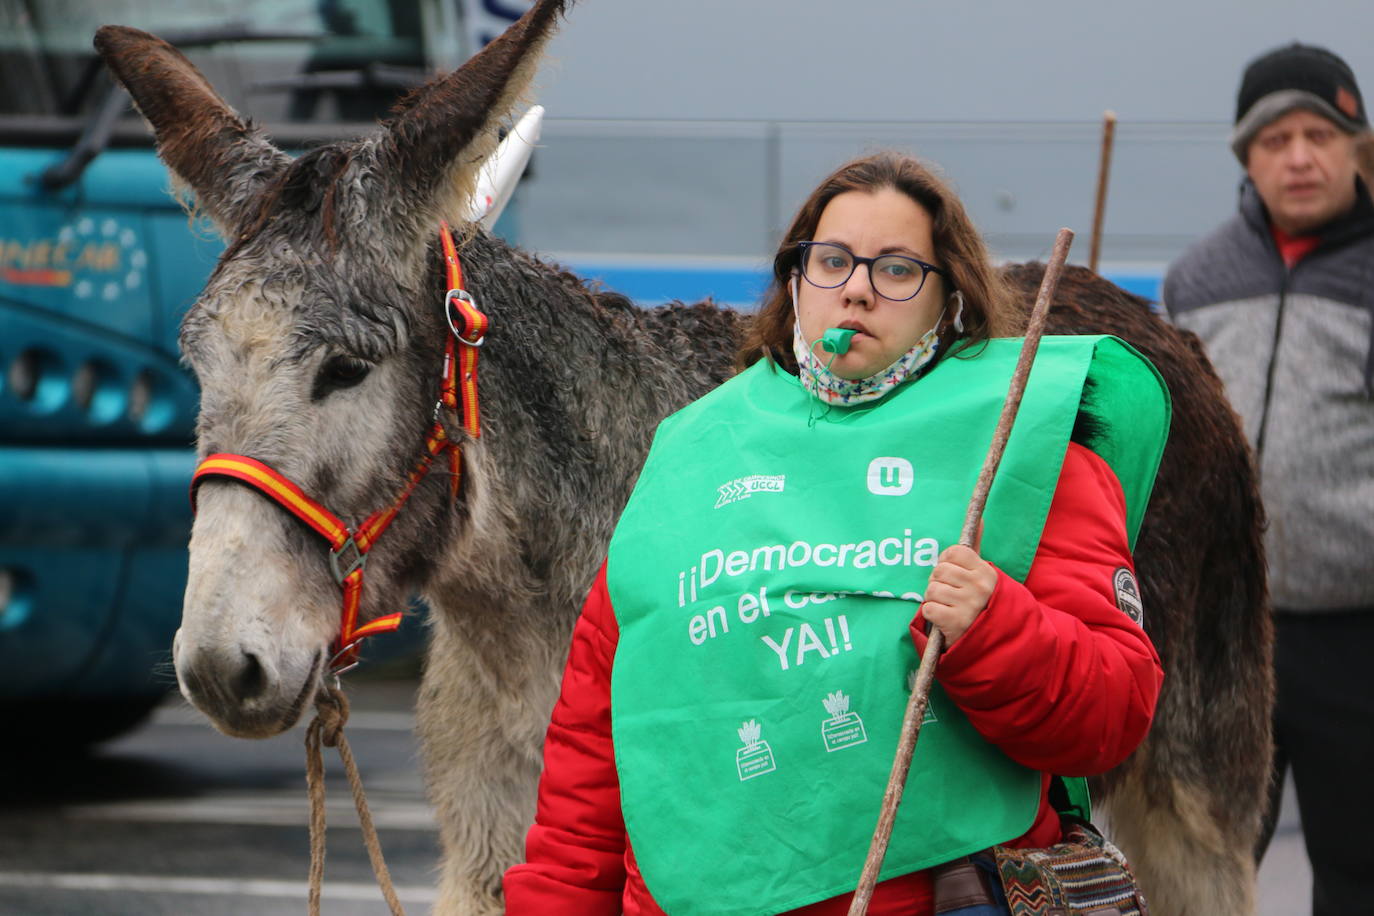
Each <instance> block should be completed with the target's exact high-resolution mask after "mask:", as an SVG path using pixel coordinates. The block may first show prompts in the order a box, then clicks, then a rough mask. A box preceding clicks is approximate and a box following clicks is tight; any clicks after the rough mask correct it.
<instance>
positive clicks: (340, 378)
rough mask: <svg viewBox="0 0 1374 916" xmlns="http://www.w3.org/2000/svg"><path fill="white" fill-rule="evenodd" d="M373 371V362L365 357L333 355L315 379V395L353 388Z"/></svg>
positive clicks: (322, 395)
mask: <svg viewBox="0 0 1374 916" xmlns="http://www.w3.org/2000/svg"><path fill="white" fill-rule="evenodd" d="M371 371H372V364H371V363H370V362H368V361H367V360H365V359H359V358H358V357H356V356H331V357H330V358H329V359H327V360H325V362H324V365H323V366H321V367H320V374H319V376H318V377H317V378H316V379H315V392H314V394H315V397H316V398H322V397H324V396H325V395H327V394H329V392H331V391H338V390H339V389H341V388H352V387H353V386H354V385H356V384H358V383H359V382H361V381H362V380H363V379H365V378H367V374H368V373H369V372H371Z"/></svg>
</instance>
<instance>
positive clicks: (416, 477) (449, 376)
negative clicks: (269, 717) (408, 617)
mask: <svg viewBox="0 0 1374 916" xmlns="http://www.w3.org/2000/svg"><path fill="white" fill-rule="evenodd" d="M439 238H440V242H441V243H442V246H443V252H444V266H445V273H446V275H447V281H448V291H447V292H446V293H445V294H444V316H445V319H446V320H447V321H448V325H449V328H450V329H451V330H452V333H451V334H449V335H446V339H445V342H444V363H443V370H442V379H441V382H440V386H439V400H438V402H437V403H436V404H435V405H434V424H433V426H431V427H430V430H429V433H428V435H426V437H425V452H424V454H423V455H422V456H421V458H420V461H419V462H418V463H417V464H416V466H415V468H414V470H412V471H411V472H410V476H409V477H408V478H407V480H406V484H405V486H404V487H403V488H402V490H401V493H400V495H399V496H397V497H396V499H395V500H393V501H392V502H391V503H390V504H389V505H387V506H385V507H383V508H382V509H379V510H377V511H376V512H374V513H372V515H370V516H368V518H367V520H366V521H364V522H363V523H362V524H361V525H359V526H358V527H357V528H356V529H350V528H349V527H348V525H346V524H345V523H344V522H343V521H342V520H341V519H340V518H339V517H338V516H336V515H335V514H334V513H333V512H330V511H329V510H328V509H327V508H325V507H324V506H323V505H322V504H321V503H318V502H316V501H315V500H314V499H312V498H310V497H309V496H307V495H306V494H305V492H304V491H303V490H302V489H301V488H300V487H298V486H297V485H296V484H294V483H292V482H291V480H289V479H288V478H287V477H286V476H285V475H284V474H281V473H279V472H277V471H275V470H273V469H272V468H271V467H269V466H267V465H266V464H263V463H262V462H261V461H258V460H256V459H254V458H249V457H248V456H247V455H233V454H227V453H218V454H214V455H210V456H209V457H207V458H206V459H205V460H204V461H202V462H201V463H200V464H199V465H198V466H197V467H196V471H195V474H194V475H193V476H192V478H191V509H192V511H194V510H195V505H196V490H197V489H198V488H199V486H200V485H201V483H203V482H204V481H205V480H206V479H207V478H210V477H220V478H227V479H230V480H235V481H238V482H240V483H244V484H247V485H248V486H250V487H253V488H254V489H256V490H257V491H258V492H260V493H262V494H263V495H264V496H266V497H267V498H269V499H271V500H272V501H273V502H275V503H276V504H277V505H279V506H281V507H282V508H283V509H285V510H286V511H287V512H290V513H291V514H292V515H294V516H295V517H296V518H298V519H300V520H301V521H302V522H304V523H305V524H306V525H307V526H308V527H309V528H311V529H312V530H313V531H315V532H316V533H317V534H319V535H320V536H321V537H323V538H324V539H325V540H326V541H327V542H328V543H329V569H330V571H331V572H332V573H333V574H334V580H335V581H336V582H337V583H338V584H339V587H340V588H342V589H343V611H342V613H341V614H340V618H339V634H338V636H337V637H336V639H335V641H334V645H333V649H332V656H333V657H332V658H331V659H330V663H329V670H330V671H331V672H332V673H334V674H341V673H343V672H344V671H346V670H348V669H350V668H352V667H353V666H355V665H356V664H357V663H358V645H359V643H361V642H362V640H363V639H365V638H366V637H368V636H374V635H376V634H377V633H387V632H390V631H392V630H395V629H396V628H397V627H399V626H400V625H401V617H402V613H401V612H399V611H398V612H396V613H394V614H387V615H385V616H383V617H377V618H374V619H373V620H369V621H368V622H366V623H364V624H362V625H359V624H358V608H359V605H360V604H361V601H362V592H363V570H364V568H365V567H366V565H367V557H368V552H369V551H370V550H371V549H372V547H373V545H374V544H376V542H377V539H378V538H379V537H381V535H382V532H383V531H385V530H386V528H387V526H388V525H390V524H391V522H392V520H393V519H394V518H395V517H396V515H397V513H398V512H400V510H401V507H402V506H404V505H405V504H406V500H408V499H409V498H410V494H411V493H413V492H414V491H415V488H416V487H417V486H418V485H419V483H420V481H421V480H423V479H424V477H425V475H426V474H428V473H429V470H430V468H431V466H432V465H433V463H434V459H435V458H436V457H438V456H439V454H440V453H446V454H447V455H448V460H449V470H450V472H451V477H450V480H451V483H450V487H449V495H450V498H457V496H458V491H459V486H460V482H461V474H462V468H463V465H462V454H461V451H460V449H459V447H458V445H457V444H456V443H454V442H452V441H451V440H450V439H449V438H448V435H447V434H446V433H445V432H444V427H443V424H442V423H441V422H440V413H441V411H442V410H445V409H447V410H451V411H461V417H462V421H463V429H464V430H465V431H466V432H467V434H468V435H469V436H471V437H472V438H474V439H476V438H479V437H480V436H481V420H480V414H479V410H478V400H477V356H478V348H480V347H481V346H482V344H483V343H484V342H485V340H486V334H487V327H488V320H487V316H486V315H484V314H483V313H482V312H480V311H478V309H477V305H476V302H475V301H474V300H473V298H472V295H471V294H470V293H468V292H467V290H466V289H464V287H463V269H462V265H461V263H460V261H459V259H458V249H457V247H456V246H455V245H454V243H453V236H452V234H451V233H450V231H449V227H448V224H447V223H440V231H439ZM459 344H461V345H462V346H461V348H459V346H458V345H459Z"/></svg>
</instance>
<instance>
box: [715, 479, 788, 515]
mask: <svg viewBox="0 0 1374 916" xmlns="http://www.w3.org/2000/svg"><path fill="white" fill-rule="evenodd" d="M786 488H787V475H786V474H751V475H749V476H748V477H739V478H736V479H735V480H732V481H730V482H729V483H725V484H721V485H720V486H718V487H716V490H717V491H718V492H719V493H720V496H719V497H717V498H716V506H715V507H716V508H717V509H719V508H720V507H721V506H725V505H729V504H730V503H733V502H738V501H739V500H741V499H748V498H749V497H751V496H753V495H754V494H755V493H781V492H782V491H783V490H785V489H786Z"/></svg>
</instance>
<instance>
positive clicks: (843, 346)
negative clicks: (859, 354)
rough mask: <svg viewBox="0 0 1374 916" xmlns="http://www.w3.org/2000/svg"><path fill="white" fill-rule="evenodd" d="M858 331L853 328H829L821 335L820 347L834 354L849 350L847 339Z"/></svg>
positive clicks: (842, 354) (837, 354) (841, 353)
mask: <svg viewBox="0 0 1374 916" xmlns="http://www.w3.org/2000/svg"><path fill="white" fill-rule="evenodd" d="M857 333H859V332H858V331H855V330H854V329H853V328H831V329H829V330H828V331H826V332H825V333H824V334H822V335H821V349H822V350H824V351H825V352H827V353H834V354H835V355H836V356H844V355H845V353H847V352H849V341H850V340H851V339H852V338H853V337H854V335H855V334H857Z"/></svg>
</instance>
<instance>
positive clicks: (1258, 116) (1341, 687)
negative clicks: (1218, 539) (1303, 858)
mask: <svg viewBox="0 0 1374 916" xmlns="http://www.w3.org/2000/svg"><path fill="white" fill-rule="evenodd" d="M1368 139H1369V121H1368V118H1367V115H1366V112H1365V106H1364V101H1363V98H1362V96H1361V94H1360V89H1359V86H1358V85H1357V84H1356V82H1355V77H1354V74H1353V73H1352V72H1351V70H1350V68H1349V67H1348V66H1347V65H1346V63H1345V62H1344V61H1343V60H1341V59H1340V58H1339V57H1337V56H1336V55H1334V54H1332V53H1331V52H1329V51H1326V50H1325V49H1322V48H1318V47H1312V46H1310V45H1301V44H1293V45H1289V46H1287V47H1282V48H1278V49H1276V50H1273V51H1270V52H1269V53H1267V54H1264V55H1262V56H1261V57H1258V58H1256V59H1255V60H1254V61H1252V62H1251V63H1250V65H1249V66H1248V67H1247V68H1246V70H1245V74H1244V77H1243V78H1242V80H1241V86H1240V92H1239V95H1238V98H1237V100H1236V119H1235V128H1234V130H1233V131H1232V134H1231V149H1232V150H1233V151H1234V152H1235V154H1236V157H1237V158H1238V159H1239V160H1240V162H1241V165H1243V166H1244V167H1245V173H1246V179H1245V181H1244V182H1243V183H1242V185H1241V188H1240V204H1239V213H1237V214H1236V215H1235V216H1234V217H1232V218H1231V219H1230V220H1229V221H1228V222H1226V223H1225V224H1224V225H1222V226H1221V227H1220V228H1219V229H1217V230H1216V231H1215V232H1213V233H1212V234H1211V235H1209V236H1207V237H1206V238H1204V239H1203V240H1202V241H1200V242H1198V243H1196V244H1195V245H1193V246H1192V247H1191V248H1190V249H1189V250H1188V251H1186V252H1185V253H1184V254H1183V256H1182V257H1180V258H1179V259H1178V260H1177V261H1176V262H1175V263H1174V264H1172V265H1171V266H1170V268H1169V271H1168V274H1167V276H1166V277H1165V281H1164V300H1165V303H1166V307H1167V308H1168V310H1169V313H1170V314H1171V315H1172V317H1173V319H1174V321H1175V322H1176V323H1177V324H1178V325H1179V326H1181V327H1184V328H1187V329H1189V330H1192V331H1195V332H1196V333H1197V334H1198V335H1199V336H1200V337H1201V338H1202V340H1203V342H1204V343H1205V344H1206V347H1207V351H1208V354H1209V355H1210V357H1211V359H1212V362H1213V363H1214V364H1215V366H1216V369H1217V372H1218V374H1219V375H1220V376H1221V379H1222V381H1223V382H1224V383H1225V385H1226V391H1227V394H1228V396H1229V397H1230V399H1231V403H1232V405H1233V406H1234V407H1235V408H1236V410H1237V411H1238V412H1239V413H1240V415H1241V418H1242V420H1243V422H1244V426H1245V433H1246V436H1247V438H1248V439H1249V441H1250V444H1251V446H1252V447H1253V449H1254V453H1255V459H1256V463H1257V466H1258V468H1259V473H1260V485H1261V489H1262V493H1263V498H1264V505H1265V510H1266V512H1267V514H1268V518H1269V528H1268V530H1267V532H1266V535H1265V549H1266V553H1267V555H1268V562H1269V589H1270V596H1271V599H1272V604H1273V608H1274V620H1275V627H1276V631H1275V633H1276V645H1275V672H1276V675H1277V683H1278V704H1277V708H1276V710H1275V719H1274V727H1275V769H1274V779H1275V782H1274V786H1273V789H1272V792H1271V796H1270V798H1271V804H1270V810H1269V812H1267V814H1266V821H1265V831H1264V837H1263V839H1262V840H1261V843H1260V847H1259V849H1257V850H1256V856H1257V858H1259V857H1262V856H1263V854H1264V850H1265V848H1266V847H1267V846H1268V843H1269V838H1270V836H1271V835H1272V833H1273V827H1274V823H1275V821H1276V820H1277V816H1278V802H1279V798H1280V796H1281V793H1282V785H1283V777H1284V773H1285V771H1286V770H1287V768H1288V767H1290V766H1291V767H1292V771H1293V778H1294V782H1295V783H1296V786H1297V794H1298V807H1299V811H1300V813H1301V816H1302V824H1303V834H1304V838H1305V841H1306V844H1307V853H1308V856H1309V858H1310V859H1311V861H1312V873H1313V910H1312V911H1313V913H1314V914H1315V916H1328V914H1337V913H1341V914H1346V913H1359V912H1365V913H1367V912H1371V907H1374V903H1371V899H1374V898H1371V896H1370V892H1369V887H1368V878H1369V876H1370V875H1374V847H1371V846H1370V845H1369V844H1368V843H1365V842H1363V841H1361V840H1359V839H1358V837H1360V836H1361V835H1362V833H1363V830H1362V827H1361V823H1362V821H1363V819H1364V818H1366V817H1367V816H1368V815H1369V813H1370V812H1374V346H1371V345H1372V344H1374V321H1371V316H1372V315H1374V204H1371V201H1370V197H1369V193H1368V190H1367V188H1366V187H1365V185H1364V183H1363V182H1362V181H1361V180H1360V178H1359V177H1358V168H1357V155H1356V150H1357V147H1359V146H1361V145H1363V144H1365V143H1367V142H1368ZM1218 485H1224V482H1222V481H1219V482H1218Z"/></svg>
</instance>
